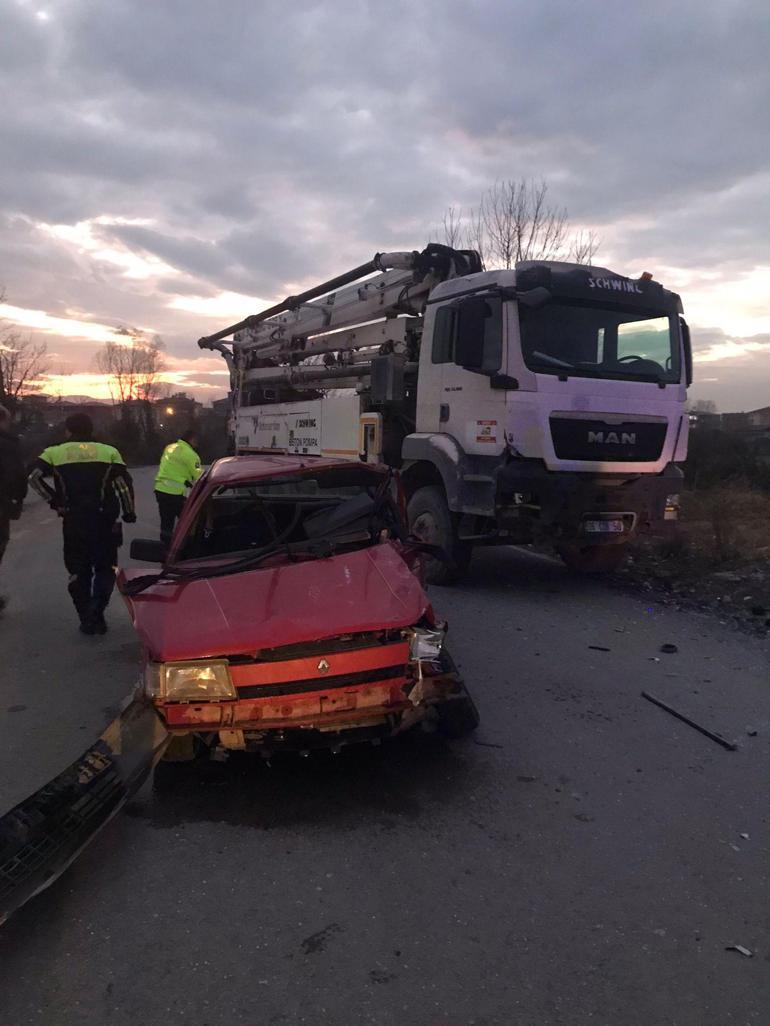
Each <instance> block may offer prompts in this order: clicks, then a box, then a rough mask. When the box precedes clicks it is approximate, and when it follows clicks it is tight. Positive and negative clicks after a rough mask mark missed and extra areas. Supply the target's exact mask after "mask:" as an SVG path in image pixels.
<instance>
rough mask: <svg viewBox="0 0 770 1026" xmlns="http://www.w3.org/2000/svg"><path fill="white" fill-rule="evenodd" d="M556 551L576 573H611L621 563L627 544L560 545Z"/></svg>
mask: <svg viewBox="0 0 770 1026" xmlns="http://www.w3.org/2000/svg"><path fill="white" fill-rule="evenodd" d="M558 553H559V555H560V556H561V558H562V560H563V561H564V565H565V566H566V567H567V569H568V570H571V571H572V572H573V573H577V574H611V573H612V572H613V571H614V570H617V569H618V568H619V567H620V566H621V565H622V563H623V561H624V560H625V558H626V555H627V554H628V545H561V546H560V547H559V549H558Z"/></svg>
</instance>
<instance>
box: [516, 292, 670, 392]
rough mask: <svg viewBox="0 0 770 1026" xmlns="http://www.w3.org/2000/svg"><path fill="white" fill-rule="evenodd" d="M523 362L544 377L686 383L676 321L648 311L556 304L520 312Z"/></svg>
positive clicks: (580, 304)
mask: <svg viewBox="0 0 770 1026" xmlns="http://www.w3.org/2000/svg"><path fill="white" fill-rule="evenodd" d="M519 323H520V325H521V346H522V351H523V354H524V362H525V363H526V365H527V367H529V369H530V370H533V371H537V372H538V373H539V374H558V375H564V374H566V375H577V376H580V377H589V378H615V379H622V380H625V381H656V382H663V383H665V384H673V383H676V382H678V381H679V380H680V378H681V368H680V359H679V331H678V326H677V322H676V319H675V318H674V317H671V316H669V315H668V314H659V313H656V312H654V311H647V310H631V309H623V308H621V307H606V306H601V305H599V304H593V303H564V302H558V301H557V302H552V303H549V304H548V305H547V306H542V307H539V308H536V309H531V308H528V307H525V306H520V307H519Z"/></svg>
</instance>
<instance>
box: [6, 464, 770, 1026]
mask: <svg viewBox="0 0 770 1026" xmlns="http://www.w3.org/2000/svg"><path fill="white" fill-rule="evenodd" d="M137 477H138V479H139V480H140V483H141V489H140V492H141V503H142V511H140V512H143V514H144V517H146V520H145V523H144V524H142V523H140V525H138V533H143V529H144V533H146V529H147V528H148V527H150V528H151V530H152V532H153V533H154V529H155V524H154V520H155V516H154V514H155V511H154V509H153V507H152V503H151V496H150V492H149V479H148V476H147V474H146V473H145V472H140V473H139V474H138V475H137ZM65 580H66V577H65V573H64V570H63V568H62V566H61V562H60V554H59V528H58V523H57V522H56V520H55V518H54V517H53V516H52V515H51V514H49V512H48V511H47V510H46V509H45V507H42V506H41V505H40V504H38V503H36V502H31V503H30V504H29V507H28V509H27V510H26V512H25V516H24V518H23V520H22V521H21V522H20V523H18V524H17V525H15V531H14V537H13V539H12V542H11V546H10V548H9V551H8V554H7V557H6V562H5V563H4V564H3V567H2V568H1V569H0V590H3V591H5V592H10V593H11V596H12V601H11V604H10V605H9V608H8V610H7V612H6V613H5V615H4V616H3V618H2V620H0V649H1V651H2V674H1V675H0V732H1V740H2V743H1V744H0V808H2V810H5V809H7V808H8V807H10V806H11V805H13V804H14V803H15V802H17V801H19V800H20V799H21V798H23V797H25V796H26V795H27V794H28V793H29V792H30V791H32V790H34V789H36V788H37V787H39V786H40V785H41V784H43V783H44V782H45V781H46V780H47V779H48V778H50V777H51V776H53V775H54V774H55V773H57V772H58V771H59V770H60V769H62V768H63V767H64V766H65V765H66V764H67V763H68V762H69V761H71V760H72V759H73V758H74V757H76V756H77V755H79V754H80V752H81V751H82V750H83V749H84V748H85V747H86V746H87V744H88V743H89V742H90V741H91V740H93V738H94V737H95V736H96V735H97V734H98V733H99V732H100V730H101V729H102V728H103V726H104V725H105V724H106V722H107V721H108V720H109V719H110V718H111V716H112V715H113V713H114V710H115V706H116V704H117V703H118V702H119V701H120V699H121V698H122V697H123V696H124V695H125V694H126V693H127V692H128V691H129V690H130V688H131V686H132V684H133V682H134V680H135V679H136V676H137V664H136V650H135V646H134V642H133V639H132V634H131V628H130V625H129V623H128V619H127V616H126V614H125V612H124V611H123V609H122V607H121V605H120V603H119V601H117V600H115V601H114V602H113V605H112V606H111V622H112V629H111V631H110V633H109V634H108V635H107V637H105V638H85V637H82V636H81V635H79V634H78V633H77V631H76V629H75V627H76V623H75V619H74V615H73V613H72V610H71V608H70V606H69V599H68V597H67V595H66V592H65ZM433 598H434V601H435V605H436V608H437V609H438V610H439V611H440V612H441V614H442V615H446V617H447V618H448V619H449V621H450V624H451V631H450V638H451V648H452V651H453V653H454V655H455V658H456V659H457V661H458V662H459V664H460V666H461V668H462V670H463V671H464V673H465V676H466V680H467V682H468V684H469V686H470V688H471V689H472V691H473V693H474V695H475V697H476V699H477V702H478V705H479V707H480V710H481V715H482V726H481V728H480V729H479V731H478V733H477V736H476V738H475V739H472V740H471V739H469V740H465V741H462V742H456V743H445V742H442V741H440V740H439V739H437V738H436V737H435V736H423V735H417V736H413V737H409V738H405V739H403V740H402V741H401V742H399V743H393V744H390V745H384V746H382V747H381V748H379V749H370V748H366V749H360V750H355V751H349V752H347V753H345V752H343V754H342V755H340V756H337V757H332V756H328V757H321V756H313V757H311V758H310V759H307V760H299V759H298V760H290V761H288V762H286V763H283V764H279V765H274V766H273V768H272V769H270V768H267V767H266V766H264V765H262V764H261V763H260V764H257V763H256V762H255V761H253V760H251V759H241V760H240V761H237V762H234V763H231V764H228V765H227V766H226V767H225V768H224V769H223V770H222V771H221V772H220V773H216V774H214V775H213V776H210V777H209V776H207V777H201V776H192V777H190V779H188V780H184V779H183V780H181V781H179V782H178V784H176V785H172V786H171V787H166V788H164V789H159V788H155V789H153V787H152V786H151V785H150V784H148V785H147V786H146V787H145V789H144V791H143V792H142V793H141V794H140V795H139V797H138V798H137V799H136V800H135V801H134V802H133V803H132V804H131V806H129V808H128V810H127V811H126V812H125V813H123V814H122V815H120V816H119V817H118V818H117V819H115V820H114V821H113V822H112V823H111V824H110V825H109V826H108V827H107V828H106V829H105V830H104V831H103V832H102V834H101V835H100V836H99V837H98V838H97V840H96V841H95V842H94V843H93V845H92V846H91V847H90V848H89V849H87V850H86V852H85V853H84V854H83V855H82V856H81V857H80V859H79V860H78V861H77V863H76V864H75V865H74V866H73V867H72V868H71V869H70V870H69V871H68V872H67V873H66V874H65V875H64V876H63V877H62V878H61V879H60V880H59V881H58V882H57V883H56V884H55V885H54V886H53V887H52V888H51V889H49V890H48V891H47V892H45V893H43V894H42V895H40V896H39V897H38V898H36V899H34V901H32V902H31V903H30V904H28V905H27V906H26V907H25V908H24V909H22V911H21V912H20V913H18V914H17V915H16V916H15V917H14V918H13V919H12V920H11V921H10V922H9V923H7V924H6V926H5V927H3V928H2V929H0V1021H1V1022H2V1023H4V1024H6V1023H7V1024H8V1026H22V1024H26V1023H51V1024H57V1026H69V1024H72V1026H75V1024H77V1026H84V1024H94V1026H96V1024H99V1026H102V1024H109V1026H123V1024H126V1026H129V1024H130V1026H156V1024H164V1026H165V1024H169V1023H190V1024H195V1026H219V1024H228V1026H231V1024H233V1026H235V1024H244V1026H253V1024H260V1026H261V1024H289V1026H291V1024H295V1023H313V1024H335V1026H336V1024H340V1026H347V1024H354V1023H355V1024H357V1023H376V1024H394V1026H395V1024H399V1026H412V1024H414V1026H417V1024H419V1026H423V1024H439V1023H444V1024H446V1023H448V1024H452V1026H456V1024H466V1023H467V1024H477V1026H481V1024H486V1026H491V1024H501V1026H509V1024H516V1026H519V1024H522V1026H549V1024H556V1023H559V1024H570V1026H582V1024H584V1023H586V1024H589V1023H590V1024H596V1023H598V1024H603V1026H605V1024H606V1026H662V1024H666V1026H684V1024H688V1026H689V1024H697V1026H724V1024H749V1023H750V1024H753V1023H760V1024H763V1026H765V1024H768V1023H770V929H769V926H770V924H769V923H768V903H769V897H770V889H769V888H768V882H769V881H768V866H769V863H768V850H769V848H770V843H769V842H770V831H769V830H768V820H769V818H770V817H769V815H768V806H767V785H768V780H769V779H770V776H769V774H768V771H769V770H770V759H769V758H768V756H769V755H770V712H769V705H768V695H769V690H768V671H767V652H766V646H765V644H764V643H763V642H761V641H760V640H757V639H755V638H750V637H745V636H743V635H741V634H739V633H736V631H735V630H733V629H732V628H731V627H729V626H727V625H721V624H720V623H719V622H718V621H717V620H715V619H713V618H709V617H707V616H705V615H700V614H695V613H686V612H677V611H675V610H673V609H670V608H661V607H659V606H658V605H656V604H655V603H654V602H651V601H650V600H648V599H645V598H644V597H638V596H634V595H629V594H626V593H625V592H622V591H619V590H617V589H614V588H613V587H611V586H610V585H607V584H603V583H601V582H595V581H593V582H592V581H580V580H575V579H573V578H571V577H569V576H568V575H567V574H566V573H565V572H564V571H563V570H562V568H561V567H560V566H558V565H557V564H556V563H553V562H551V561H548V560H546V559H543V558H541V557H536V556H533V555H530V554H527V553H523V552H518V551H515V550H490V551H488V552H485V553H481V554H479V555H478V556H477V557H476V558H475V560H474V565H473V570H472V573H471V576H470V579H469V580H468V581H467V583H466V584H465V585H463V587H462V588H459V589H456V590H448V589H435V590H434V595H433ZM665 643H673V644H675V645H676V646H677V647H678V652H676V653H674V654H668V655H667V654H662V653H661V652H660V646H661V645H662V644H665ZM591 646H600V649H594V648H591ZM604 649H609V651H604ZM643 688H645V689H648V690H649V691H651V692H653V693H654V694H656V695H658V696H660V697H661V698H663V699H664V700H666V701H668V702H670V703H671V704H673V705H675V706H677V707H678V708H680V709H682V710H683V711H685V712H686V713H688V714H689V715H690V716H692V717H694V718H695V719H697V720H699V721H701V722H703V723H705V724H707V725H709V726H710V727H712V728H713V729H715V730H717V731H719V732H720V733H722V734H724V735H725V736H727V737H728V738H731V739H738V741H739V744H740V749H739V751H737V752H729V751H725V750H723V749H722V748H720V747H718V746H717V745H716V744H714V743H713V742H712V741H710V740H708V739H707V738H705V737H703V736H701V735H700V734H698V733H696V732H695V731H693V730H692V729H691V728H690V727H688V726H686V725H684V724H683V723H680V722H678V721H677V720H675V719H673V718H671V717H670V716H669V715H668V714H666V713H665V712H663V711H662V710H660V709H658V708H656V707H654V706H652V705H650V704H649V703H647V702H645V701H643V700H642V699H641V698H640V694H639V693H640V691H641V690H642V689H643ZM749 730H751V731H752V732H753V731H756V736H750V734H749V733H748V731H749ZM734 944H740V945H743V946H745V947H746V948H747V949H749V950H750V951H752V952H753V957H751V958H748V957H745V956H743V955H741V954H739V953H737V952H735V951H727V950H725V949H726V947H728V946H730V945H734Z"/></svg>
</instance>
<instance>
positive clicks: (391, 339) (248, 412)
mask: <svg viewBox="0 0 770 1026" xmlns="http://www.w3.org/2000/svg"><path fill="white" fill-rule="evenodd" d="M681 312H682V305H681V302H680V299H679V296H678V295H676V294H675V293H673V292H670V291H668V290H666V289H664V288H663V287H662V286H661V285H660V284H659V283H658V282H656V281H654V280H653V279H652V275H650V274H647V273H645V274H643V275H641V277H639V278H627V277H623V276H622V275H619V274H616V273H615V272H613V271H610V270H607V269H606V268H602V267H592V266H585V265H577V264H567V263H557V262H545V261H543V262H540V261H532V262H526V263H519V264H517V265H516V267H515V269H512V270H496V271H487V270H484V269H483V268H482V265H481V261H480V259H479V256H478V254H477V253H475V252H474V251H472V250H454V249H450V248H449V247H446V246H441V245H438V244H431V245H429V246H428V247H427V248H426V249H424V250H423V251H422V252H417V251H414V252H398V253H378V254H376V255H375V257H374V259H373V260H371V261H369V262H368V263H366V264H363V265H361V266H360V267H356V268H354V269H353V270H351V271H349V272H347V273H346V274H343V275H340V276H339V277H337V278H334V279H332V280H331V281H326V282H323V283H322V284H320V285H318V286H316V287H315V288H312V289H309V290H307V291H306V292H303V293H302V294H301V295H298V296H290V297H289V298H287V299H286V300H285V301H284V302H282V303H279V304H278V305H276V306H273V307H271V308H270V309H267V310H264V311H262V312H261V313H258V314H256V315H254V316H251V317H247V318H246V319H245V320H243V321H241V322H239V323H238V324H234V325H231V326H229V327H227V328H224V329H223V330H222V331H219V332H216V333H215V334H213V335H210V336H207V337H205V338H202V339H200V341H199V343H198V344H199V345H200V347H201V348H204V349H214V350H218V351H220V352H221V353H222V355H223V356H224V357H225V359H226V360H227V363H228V366H229V368H230V374H231V396H232V404H233V406H232V445H233V451H234V452H235V453H251V452H291V453H307V454H318V455H334V456H340V455H343V456H347V457H349V458H350V459H365V460H371V461H378V462H379V461H381V462H385V463H387V464H389V465H391V466H393V467H397V468H399V469H400V472H401V478H402V481H403V485H404V488H405V491H406V496H407V501H408V510H409V520H410V524H411V528H412V530H413V532H414V533H415V534H416V535H417V536H419V537H420V538H421V539H422V540H424V541H427V542H430V543H432V544H435V545H438V546H440V547H441V548H443V549H444V552H445V554H446V555H447V556H448V559H446V560H445V561H442V562H434V563H432V564H431V567H430V571H429V579H432V580H433V581H434V582H445V583H446V582H449V581H451V580H452V579H453V578H456V577H458V576H459V575H460V574H462V572H463V571H464V570H465V568H466V567H467V564H468V562H469V559H470V555H471V551H472V549H473V547H474V546H477V545H498V544H513V545H515V544H524V543H529V542H548V543H550V544H552V545H553V547H554V548H555V549H556V550H557V551H558V552H559V553H560V555H561V556H562V558H563V559H564V560H565V562H566V563H567V565H568V566H570V567H571V568H573V569H576V570H580V571H589V572H591V571H593V572H596V571H605V570H610V569H613V568H614V567H616V566H617V565H618V564H619V563H620V561H621V560H622V558H623V555H624V553H625V551H626V549H627V546H628V543H629V542H630V541H631V540H632V539H633V538H634V537H635V536H636V535H638V534H640V533H642V532H647V533H649V532H656V531H659V530H661V529H662V528H663V526H664V524H665V521H666V520H670V519H675V518H676V515H677V510H678V500H677V493H678V491H679V487H680V483H681V478H682V472H681V470H680V469H679V468H678V467H677V465H676V464H677V463H679V462H681V461H683V460H684V459H685V457H686V455H687V434H688V418H687V415H686V413H685V398H686V389H687V386H688V385H689V384H690V382H691V379H692V354H691V347H690V338H689V331H688V327H687V324H686V323H685V321H684V319H683V317H682V316H681ZM231 336H232V345H231V346H230V347H228V346H227V345H225V343H224V342H223V340H224V339H227V338H229V337H231Z"/></svg>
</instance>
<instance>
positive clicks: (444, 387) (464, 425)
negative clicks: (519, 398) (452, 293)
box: [433, 295, 507, 456]
mask: <svg viewBox="0 0 770 1026" xmlns="http://www.w3.org/2000/svg"><path fill="white" fill-rule="evenodd" d="M506 321H507V305H506V304H504V303H503V302H502V299H501V297H500V296H493V295H486V296H483V295H481V296H478V295H477V296H469V297H467V298H465V299H463V300H461V301H460V302H459V303H458V304H456V305H454V306H450V305H447V306H444V307H442V308H440V309H439V310H438V311H437V312H436V330H435V332H434V352H433V356H434V360H435V362H440V363H441V400H440V414H439V417H440V424H439V428H438V430H439V431H441V432H445V433H447V434H449V435H452V436H453V437H454V438H455V439H456V440H457V442H459V444H460V446H461V447H462V449H463V450H464V451H465V452H466V453H471V454H474V455H479V456H498V455H500V453H501V452H502V451H503V449H504V447H505V395H506V393H505V389H504V388H493V387H492V386H493V382H495V381H500V379H501V377H502V376H504V375H505V374H506V371H507V352H506V350H507V346H506V344H505V340H506V338H507V331H506V330H505V327H506ZM436 358H438V359H436Z"/></svg>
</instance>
